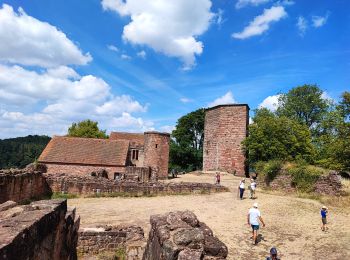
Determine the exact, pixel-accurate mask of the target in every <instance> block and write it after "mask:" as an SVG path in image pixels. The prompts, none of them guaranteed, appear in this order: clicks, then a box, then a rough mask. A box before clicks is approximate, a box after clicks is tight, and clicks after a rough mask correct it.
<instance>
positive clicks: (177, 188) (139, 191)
mask: <svg viewBox="0 0 350 260" xmlns="http://www.w3.org/2000/svg"><path fill="white" fill-rule="evenodd" d="M45 176H46V180H47V183H48V185H49V186H50V188H51V190H52V192H57V193H69V194H80V195H95V194H97V193H105V195H106V196H108V193H111V196H116V195H118V194H123V195H130V196H150V195H154V196H155V195H171V194H184V193H185V194H186V193H212V192H224V191H228V189H227V188H226V187H224V186H218V185H213V184H209V183H191V182H182V183H161V182H148V183H147V182H146V183H141V182H131V181H113V180H108V179H105V178H95V177H80V176H71V175H64V174H61V175H59V174H45Z"/></svg>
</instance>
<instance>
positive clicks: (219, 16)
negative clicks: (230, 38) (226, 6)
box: [214, 8, 226, 28]
mask: <svg viewBox="0 0 350 260" xmlns="http://www.w3.org/2000/svg"><path fill="white" fill-rule="evenodd" d="M223 17H224V10H222V9H220V8H219V9H218V12H217V13H216V14H215V17H214V18H215V23H216V24H217V25H218V26H219V28H220V27H221V25H222V24H223V23H224V22H226V19H224V18H223Z"/></svg>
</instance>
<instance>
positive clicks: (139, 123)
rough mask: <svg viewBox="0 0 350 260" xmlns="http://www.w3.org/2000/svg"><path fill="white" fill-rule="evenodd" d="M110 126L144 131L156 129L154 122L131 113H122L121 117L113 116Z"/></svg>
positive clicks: (132, 130)
mask: <svg viewBox="0 0 350 260" xmlns="http://www.w3.org/2000/svg"><path fill="white" fill-rule="evenodd" d="M108 125H109V127H110V128H113V129H118V130H128V131H131V132H140V131H142V132H144V131H151V130H155V128H154V126H153V122H151V121H145V120H143V119H142V118H140V117H138V118H136V117H133V116H132V115H130V114H129V113H126V112H124V113H122V115H121V116H120V117H113V118H112V120H111V121H110V122H109V123H108Z"/></svg>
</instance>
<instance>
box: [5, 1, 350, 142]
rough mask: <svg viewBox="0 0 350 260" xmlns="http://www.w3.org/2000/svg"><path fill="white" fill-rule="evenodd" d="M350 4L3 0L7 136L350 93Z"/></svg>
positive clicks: (150, 126)
mask: <svg viewBox="0 0 350 260" xmlns="http://www.w3.org/2000/svg"><path fill="white" fill-rule="evenodd" d="M349 11H350V1H348V0H332V1H330V0H318V1H302V0H293V1H292V0H289V1H287V0H215V1H214V0H176V1H175V0H174V1H169V0H152V1H151V0H102V1H100V0H69V1H55V0H31V1H14V0H11V1H10V0H0V138H10V137H17V136H26V135H29V134H39V135H43V134H45V135H49V136H52V135H62V134H65V133H67V129H68V127H69V126H70V125H71V124H72V123H73V122H78V121H81V120H85V119H91V120H94V121H97V122H98V123H99V127H100V128H101V129H105V130H107V133H110V132H111V131H130V132H143V131H148V130H156V131H165V132H171V131H172V129H173V128H174V126H175V125H176V122H177V120H178V119H179V118H180V117H181V116H183V115H185V114H186V113H189V112H191V111H194V110H196V109H199V108H207V107H211V106H215V105H219V104H230V103H242V104H248V105H249V107H250V109H251V113H250V115H251V116H252V115H253V110H254V109H256V108H259V107H267V108H269V109H271V110H274V109H276V104H277V99H278V94H280V93H286V92H288V90H290V89H291V88H293V87H296V86H299V85H303V84H317V85H318V86H319V87H320V88H321V89H322V90H323V91H324V98H331V99H334V100H335V101H337V100H339V98H340V95H341V93H342V92H344V91H349V90H350V12H349Z"/></svg>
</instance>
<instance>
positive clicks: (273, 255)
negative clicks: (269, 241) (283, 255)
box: [266, 247, 280, 260]
mask: <svg viewBox="0 0 350 260" xmlns="http://www.w3.org/2000/svg"><path fill="white" fill-rule="evenodd" d="M266 260H280V258H278V257H277V249H276V247H272V248H271V249H270V256H268V257H266Z"/></svg>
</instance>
